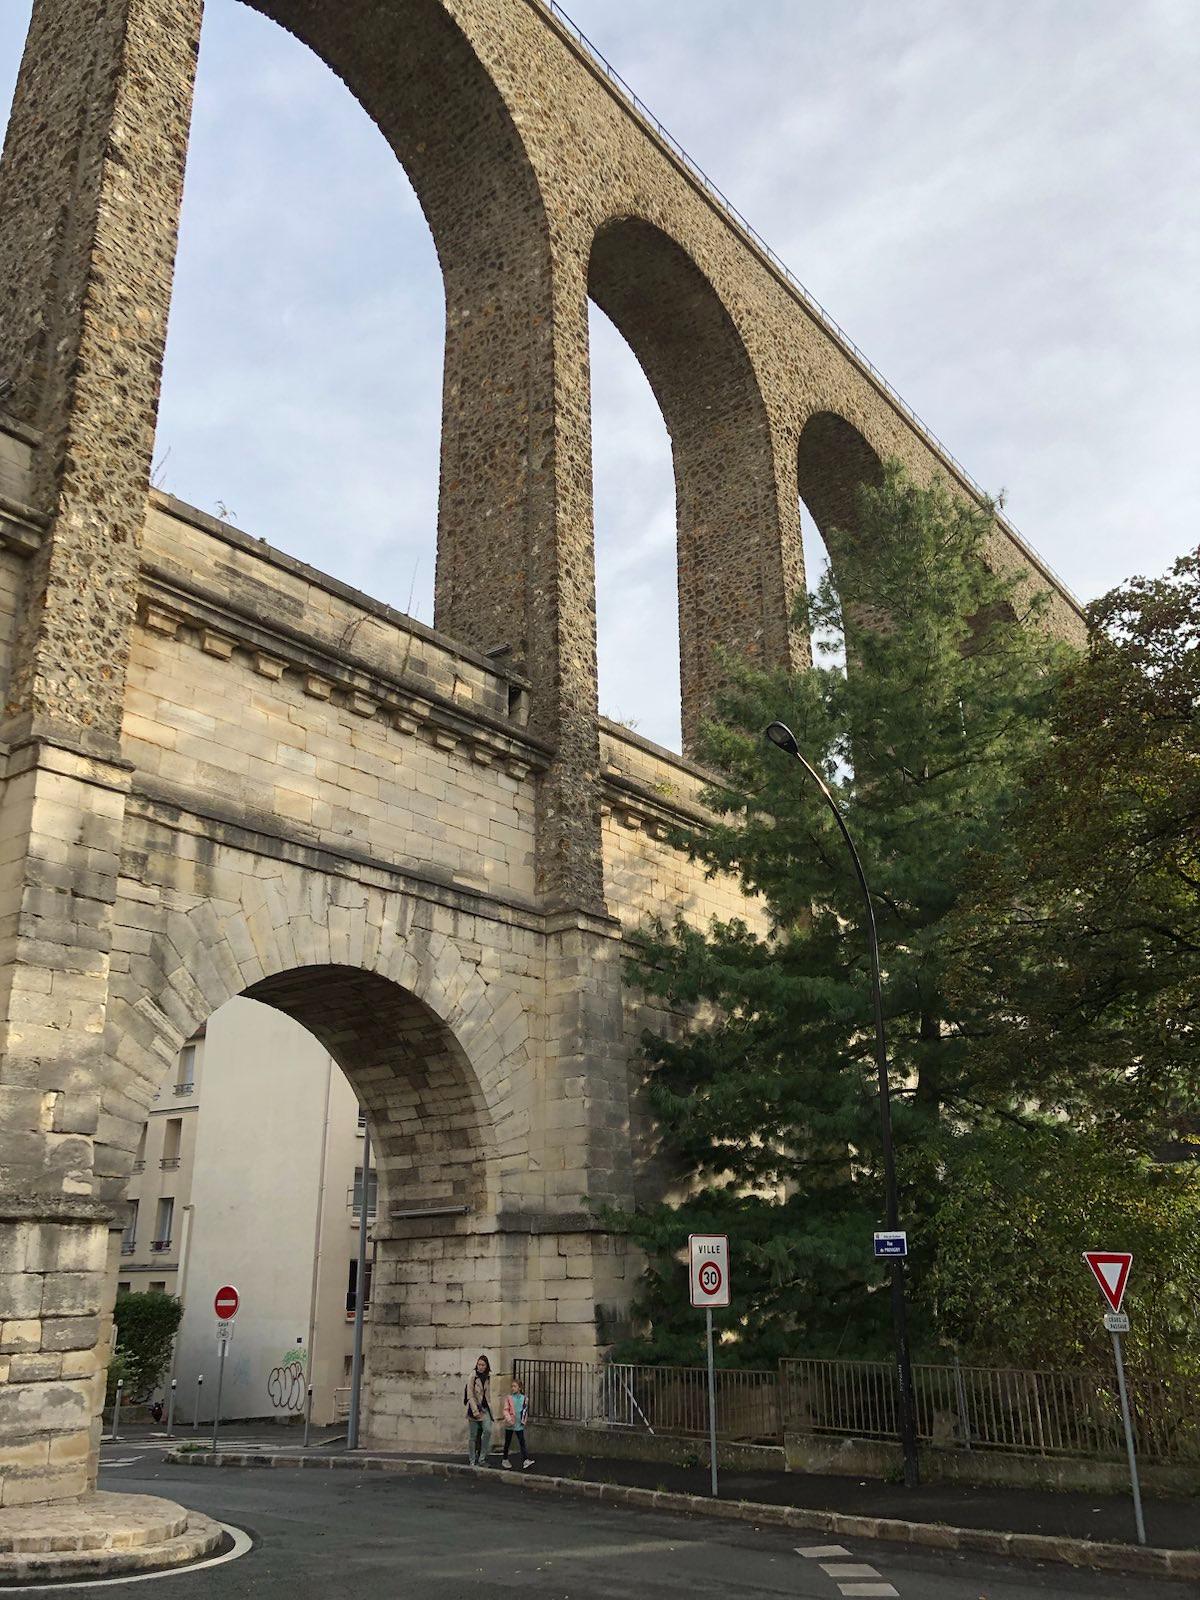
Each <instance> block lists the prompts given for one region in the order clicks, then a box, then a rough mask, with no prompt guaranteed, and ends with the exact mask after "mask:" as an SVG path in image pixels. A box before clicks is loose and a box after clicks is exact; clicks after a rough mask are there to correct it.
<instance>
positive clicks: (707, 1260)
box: [688, 1233, 730, 1498]
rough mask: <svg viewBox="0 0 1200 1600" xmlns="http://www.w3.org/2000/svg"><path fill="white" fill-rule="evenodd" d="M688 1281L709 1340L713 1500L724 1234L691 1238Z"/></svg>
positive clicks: (725, 1291) (725, 1299)
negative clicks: (716, 1317)
mask: <svg viewBox="0 0 1200 1600" xmlns="http://www.w3.org/2000/svg"><path fill="white" fill-rule="evenodd" d="M688 1280H689V1283H690V1285H691V1293H692V1305H693V1306H697V1307H699V1306H703V1307H704V1326H705V1333H706V1335H707V1339H708V1459H709V1466H710V1472H711V1479H712V1492H713V1497H714V1498H716V1496H717V1493H718V1490H717V1369H716V1363H715V1362H714V1360H713V1320H712V1314H713V1308H714V1307H725V1306H727V1305H728V1304H729V1301H730V1294H729V1239H728V1236H727V1235H725V1234H723V1233H691V1234H689V1235H688Z"/></svg>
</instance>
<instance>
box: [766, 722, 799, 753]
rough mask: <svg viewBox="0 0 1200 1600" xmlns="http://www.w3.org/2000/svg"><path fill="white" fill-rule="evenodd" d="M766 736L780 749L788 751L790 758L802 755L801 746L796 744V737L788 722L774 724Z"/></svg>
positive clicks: (768, 729)
mask: <svg viewBox="0 0 1200 1600" xmlns="http://www.w3.org/2000/svg"><path fill="white" fill-rule="evenodd" d="M766 736H767V738H768V739H769V740H770V741H771V743H772V744H773V745H775V746H777V748H778V749H780V750H786V751H787V753H788V755H789V756H798V755H799V754H800V746H799V745H798V744H797V743H796V735H795V734H794V733H793V732H792V730H791V729H790V728H789V727H788V725H787V723H786V722H772V723H771V725H770V726H769V727H768V728H767V729H766Z"/></svg>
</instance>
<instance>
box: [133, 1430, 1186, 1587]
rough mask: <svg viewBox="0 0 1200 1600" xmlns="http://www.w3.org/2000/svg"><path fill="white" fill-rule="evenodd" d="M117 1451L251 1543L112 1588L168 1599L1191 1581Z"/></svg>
mask: <svg viewBox="0 0 1200 1600" xmlns="http://www.w3.org/2000/svg"><path fill="white" fill-rule="evenodd" d="M104 1456H105V1459H106V1464H105V1467H104V1470H103V1473H102V1477H101V1487H102V1488H106V1489H119V1490H124V1491H127V1492H137V1491H144V1492H147V1493H153V1494H161V1495H167V1496H169V1497H170V1498H172V1499H175V1500H179V1501H181V1502H183V1503H184V1504H185V1505H192V1506H195V1507H196V1508H197V1509H199V1510H202V1511H205V1512H207V1513H208V1514H209V1515H210V1516H215V1517H217V1518H219V1519H220V1520H221V1521H222V1522H228V1523H231V1524H233V1525H235V1526H237V1527H240V1528H243V1529H245V1530H246V1531H247V1532H249V1533H250V1534H251V1535H253V1537H254V1541H255V1543H254V1548H253V1549H252V1550H251V1551H250V1553H249V1554H248V1555H246V1556H244V1557H243V1558H242V1559H240V1560H237V1561H232V1562H229V1563H228V1564H226V1565H223V1566H218V1567H214V1568H211V1569H209V1570H207V1571H199V1572H194V1573H186V1572H185V1573H176V1574H174V1575H172V1576H170V1577H166V1578H162V1579H156V1580H154V1583H155V1584H156V1585H158V1586H159V1587H153V1588H151V1589H147V1588H146V1586H145V1584H144V1583H143V1584H133V1583H128V1584H116V1585H112V1586H110V1587H108V1588H107V1589H106V1591H105V1594H106V1597H111V1600H123V1597H125V1596H128V1597H129V1600H151V1596H152V1595H153V1594H158V1593H160V1592H161V1594H162V1596H163V1600H234V1597H241V1596H251V1595H252V1596H254V1597H255V1600H308V1597H312V1600H317V1597H321V1600H325V1597H334V1600H341V1597H343V1596H346V1597H354V1600H460V1597H467V1596H470V1597H472V1600H474V1597H476V1596H479V1595H482V1594H487V1593H499V1594H509V1593H511V1594H514V1595H515V1594H520V1595H522V1596H529V1597H531V1600H609V1597H613V1600H617V1597H620V1600H659V1597H661V1600H681V1597H685V1596H686V1597H687V1600H708V1597H712V1600H718V1597H726V1596H739V1597H741V1596H745V1597H747V1600H776V1597H781V1600H782V1597H787V1600H839V1597H841V1596H846V1597H847V1600H851V1597H855V1600H857V1597H859V1596H862V1597H864V1600H865V1597H867V1596H870V1597H872V1600H874V1597H879V1600H883V1597H885V1596H888V1595H891V1594H895V1595H897V1596H899V1597H901V1600H1068V1597H1070V1600H1083V1597H1086V1600H1176V1597H1178V1600H1183V1596H1184V1595H1186V1594H1187V1593H1188V1586H1187V1585H1186V1584H1182V1583H1176V1582H1171V1581H1168V1580H1159V1579H1139V1578H1129V1577H1103V1576H1100V1575H1098V1574H1095V1573H1090V1572H1074V1571H1071V1570H1069V1569H1066V1568H1062V1567H1049V1566H1047V1567H1042V1566H1034V1565H1031V1564H1025V1563H1017V1562H1004V1561H997V1560H990V1559H988V1558H986V1557H980V1556H972V1555H959V1554H956V1553H954V1552H937V1551H915V1550H905V1549H901V1548H897V1547H895V1546H891V1545H880V1544H876V1543H873V1542H867V1541H861V1542H855V1541H842V1542H841V1546H840V1549H841V1550H843V1551H845V1554H840V1553H834V1551H831V1550H828V1549H827V1548H826V1545H825V1544H822V1543H820V1542H819V1541H818V1540H817V1538H815V1537H812V1538H809V1537H808V1536H797V1535H794V1534H793V1535H791V1536H789V1535H787V1534H785V1533H782V1532H780V1531H779V1530H775V1529H771V1530H763V1531H761V1532H759V1531H757V1530H755V1529H754V1528H752V1527H749V1526H746V1525H744V1524H739V1523H729V1524H720V1523H714V1522H710V1521H705V1520H701V1519H698V1518H697V1519H693V1518H689V1517H683V1516H673V1515H663V1514H659V1513H648V1512H642V1511H634V1510H630V1509H628V1508H625V1507H615V1506H613V1507H607V1506H600V1505H597V1504H596V1503H594V1502H592V1501H583V1500H575V1499H572V1498H570V1497H569V1496H551V1495H546V1494H537V1495H532V1494H525V1493H523V1492H521V1491H520V1490H519V1489H516V1488H515V1487H508V1486H506V1485H504V1484H502V1483H498V1482H496V1481H494V1478H493V1476H492V1474H491V1473H486V1474H483V1475H482V1476H481V1477H480V1479H479V1480H478V1481H477V1482H467V1483H462V1482H458V1481H447V1480H445V1479H441V1478H429V1479H424V1478H407V1477H388V1476H385V1475H379V1476H373V1475H370V1474H363V1475H359V1474H357V1473H351V1472H345V1473H330V1474H328V1475H326V1474H324V1473H308V1472H305V1473H301V1472H289V1471H287V1470H283V1471H277V1472H267V1471H262V1470H257V1471H256V1470H252V1469H246V1470H241V1469H235V1468H225V1469H223V1470H222V1471H220V1472H214V1471H212V1470H211V1469H204V1468H187V1467H169V1466H166V1465H164V1464H163V1462H162V1457H161V1452H160V1451H158V1450H148V1449H143V1448H139V1447H138V1446H125V1447H122V1446H121V1445H115V1446H106V1447H105V1450H104ZM118 1463H120V1464H119V1465H118ZM496 1476H498V1474H496ZM802 1541H803V1542H802ZM834 1543H835V1542H834V1541H827V1542H826V1544H827V1545H833V1544H834ZM798 1544H799V1546H800V1550H799V1551H798V1550H797V1545H798ZM801 1552H812V1553H801ZM827 1567H828V1568H830V1569H831V1570H830V1571H826V1570H825V1569H826V1568H827ZM840 1568H848V1569H851V1570H849V1571H841V1570H837V1569H840ZM862 1568H866V1569H867V1570H866V1571H862V1570H854V1569H862Z"/></svg>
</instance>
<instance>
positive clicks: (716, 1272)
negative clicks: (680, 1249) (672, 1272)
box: [688, 1233, 729, 1311]
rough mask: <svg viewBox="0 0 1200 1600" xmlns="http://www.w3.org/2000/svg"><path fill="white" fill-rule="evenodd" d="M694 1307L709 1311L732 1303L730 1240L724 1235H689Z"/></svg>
mask: <svg viewBox="0 0 1200 1600" xmlns="http://www.w3.org/2000/svg"><path fill="white" fill-rule="evenodd" d="M688 1277H689V1279H690V1281H691V1289H692V1304H693V1305H694V1306H699V1307H702V1308H703V1309H704V1310H706V1311H711V1310H713V1309H719V1308H720V1307H721V1306H727V1305H728V1304H729V1239H728V1236H727V1235H726V1234H723V1233H692V1234H689V1235H688Z"/></svg>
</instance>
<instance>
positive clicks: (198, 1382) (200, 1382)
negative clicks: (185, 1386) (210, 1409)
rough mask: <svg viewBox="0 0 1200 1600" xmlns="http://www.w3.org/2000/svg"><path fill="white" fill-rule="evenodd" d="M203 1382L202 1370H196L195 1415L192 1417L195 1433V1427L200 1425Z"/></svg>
mask: <svg viewBox="0 0 1200 1600" xmlns="http://www.w3.org/2000/svg"><path fill="white" fill-rule="evenodd" d="M203 1383H204V1374H203V1373H202V1372H198V1373H197V1374H196V1415H195V1416H194V1417H193V1418H192V1432H193V1433H195V1431H196V1429H197V1428H198V1427H199V1426H200V1390H201V1387H202V1386H203Z"/></svg>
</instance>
